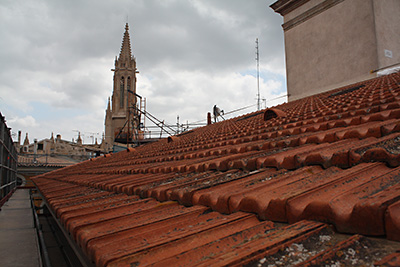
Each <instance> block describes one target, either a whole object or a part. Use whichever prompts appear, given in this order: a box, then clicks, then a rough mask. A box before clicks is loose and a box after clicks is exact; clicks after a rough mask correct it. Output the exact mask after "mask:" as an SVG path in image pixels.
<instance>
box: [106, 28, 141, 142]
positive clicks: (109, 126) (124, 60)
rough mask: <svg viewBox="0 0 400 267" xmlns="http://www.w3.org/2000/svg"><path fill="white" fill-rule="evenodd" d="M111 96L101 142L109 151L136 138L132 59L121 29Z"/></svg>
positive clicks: (127, 35) (137, 117) (127, 38)
mask: <svg viewBox="0 0 400 267" xmlns="http://www.w3.org/2000/svg"><path fill="white" fill-rule="evenodd" d="M112 71H113V72H114V85H113V93H112V97H111V105H110V100H109V101H108V106H107V110H106V118H105V123H104V124H105V142H106V148H107V149H111V148H112V146H113V144H114V142H119V143H128V142H132V141H133V140H135V139H137V138H138V130H139V122H140V119H139V116H138V112H137V110H138V106H137V105H138V103H137V95H136V73H138V71H137V69H136V59H135V58H134V57H133V56H132V52H131V44H130V39H129V26H128V23H126V25H125V33H124V37H123V40H122V46H121V51H120V53H119V56H118V58H117V57H116V58H115V63H114V69H112Z"/></svg>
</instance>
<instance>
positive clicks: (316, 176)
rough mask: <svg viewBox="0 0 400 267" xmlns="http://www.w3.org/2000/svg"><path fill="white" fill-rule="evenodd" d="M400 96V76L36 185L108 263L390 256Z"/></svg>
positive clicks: (89, 252)
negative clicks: (372, 237) (380, 237)
mask: <svg viewBox="0 0 400 267" xmlns="http://www.w3.org/2000/svg"><path fill="white" fill-rule="evenodd" d="M399 93H400V74H399V73H394V74H390V75H388V76H382V77H379V78H376V79H372V80H368V81H364V82H361V83H357V84H353V85H349V86H346V87H342V88H338V89H336V90H333V91H330V92H325V93H322V94H318V95H314V96H311V97H308V98H304V99H300V100H296V101H293V102H290V103H285V104H281V105H279V106H277V107H274V108H273V109H269V110H264V111H257V112H254V113H250V114H245V115H242V116H240V117H237V118H234V119H230V120H226V121H222V122H219V123H215V124H212V125H209V126H206V127H201V128H197V129H194V130H191V131H188V132H185V133H182V134H180V135H178V136H175V137H172V138H170V140H169V141H170V142H168V140H160V141H159V142H154V143H150V144H147V145H144V146H140V147H136V148H134V149H127V150H125V151H122V152H119V153H115V154H112V155H111V154H110V155H107V157H100V158H97V159H95V160H89V161H85V162H82V163H79V164H76V165H74V166H70V167H67V168H64V169H62V170H57V171H53V172H50V173H47V174H44V175H40V176H37V177H36V178H34V182H35V184H36V185H37V187H38V188H39V190H40V192H41V194H42V195H43V197H44V199H45V200H46V203H47V205H48V206H49V208H50V209H51V210H52V212H53V214H54V216H56V217H57V220H58V221H59V222H60V223H61V224H62V225H63V226H64V228H65V229H66V231H67V232H68V233H69V234H70V235H71V236H72V238H73V240H74V242H75V243H76V244H77V246H78V247H80V248H81V249H82V251H83V252H84V253H85V254H86V256H87V257H88V259H89V260H91V261H93V262H95V263H96V264H97V265H99V266H105V265H108V266H127V265H128V266H129V265H135V266H139V265H147V264H154V265H159V266H166V265H168V264H175V263H176V262H178V261H179V264H180V265H195V264H196V265H207V266H208V265H243V264H249V265H259V264H260V265H263V264H272V263H274V262H281V263H282V264H283V265H285V264H286V265H295V264H300V263H301V262H303V264H307V265H321V264H322V265H324V264H327V263H328V262H329V263H332V262H341V263H343V264H345V265H346V264H351V263H356V262H358V264H359V265H363V264H364V263H367V262H368V263H373V262H375V263H381V264H382V265H387V266H389V265H390V264H396V262H398V261H399V256H398V252H395V251H396V250H398V249H400V245H399V243H397V242H394V243H390V241H388V240H387V239H390V240H396V241H400V204H399V203H400V187H399V179H400V167H399V165H400V157H399V155H400V121H399V119H400V95H399ZM267 113H268V114H267ZM275 115H276V116H275ZM265 118H266V119H267V120H265ZM260 220H261V221H260ZM311 220H313V221H314V222H312V221H311ZM272 221H274V222H276V224H274V223H273V222H272ZM315 221H319V222H315ZM281 223H284V224H281ZM329 225H332V226H333V227H334V229H335V231H338V232H340V233H350V234H356V235H355V236H352V237H349V236H341V235H339V234H337V233H336V232H335V231H333V230H332V228H331V227H330V226H329ZM360 234H362V235H367V236H370V235H371V236H384V237H385V238H387V239H383V241H382V240H380V242H375V241H374V240H371V239H369V238H366V237H363V236H360ZM328 239H329V240H332V241H329V242H328V241H326V240H328ZM382 242H383V243H385V242H386V243H387V244H389V243H390V246H389V245H388V246H387V245H385V244H386V243H385V244H384V245H382ZM313 244H314V245H313ZM301 248H307V249H306V250H304V249H301ZM371 250H373V253H372V252H371ZM353 251H360V253H359V254H357V255H353ZM370 252H371V253H372V254H373V255H374V256H368V257H367V256H366V255H367V254H371V253H370ZM363 253H364V254H363ZM387 255H389V256H387ZM385 256H387V257H386V258H385Z"/></svg>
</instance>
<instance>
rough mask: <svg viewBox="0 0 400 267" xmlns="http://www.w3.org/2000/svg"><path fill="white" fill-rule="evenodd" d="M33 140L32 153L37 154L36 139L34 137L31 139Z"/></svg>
mask: <svg viewBox="0 0 400 267" xmlns="http://www.w3.org/2000/svg"><path fill="white" fill-rule="evenodd" d="M33 142H34V143H35V144H34V146H33V153H34V154H37V148H38V144H37V139H36V138H35V139H34V140H33Z"/></svg>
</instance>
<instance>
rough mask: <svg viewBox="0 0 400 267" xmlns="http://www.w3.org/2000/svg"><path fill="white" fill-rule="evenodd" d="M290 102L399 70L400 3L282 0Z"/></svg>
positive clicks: (276, 6)
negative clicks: (385, 72)
mask: <svg viewBox="0 0 400 267" xmlns="http://www.w3.org/2000/svg"><path fill="white" fill-rule="evenodd" d="M271 8H272V9H273V10H274V11H275V12H277V13H279V14H281V15H282V16H283V19H284V24H283V25H282V27H283V30H284V36H285V54H286V72H287V88H288V94H289V98H288V99H289V101H293V100H296V99H300V98H303V97H306V96H309V95H313V94H316V93H320V92H323V91H328V90H330V89H334V88H337V87H340V86H343V85H346V84H349V83H353V82H358V81H362V80H366V79H369V78H373V77H375V76H376V73H377V71H378V70H382V69H385V68H389V67H394V66H400V64H399V63H400V34H399V33H400V15H399V14H400V1H399V0H279V1H276V2H275V3H273V4H272V5H271Z"/></svg>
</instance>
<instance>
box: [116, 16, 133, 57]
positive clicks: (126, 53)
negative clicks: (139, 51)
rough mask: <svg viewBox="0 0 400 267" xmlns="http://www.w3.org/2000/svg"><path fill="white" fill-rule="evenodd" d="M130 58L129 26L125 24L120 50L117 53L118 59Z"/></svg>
mask: <svg viewBox="0 0 400 267" xmlns="http://www.w3.org/2000/svg"><path fill="white" fill-rule="evenodd" d="M131 59H132V53H131V41H130V39H129V26H128V23H126V25H125V33H124V39H123V40H122V46H121V52H120V53H119V57H118V60H123V61H125V60H126V61H130V60H131Z"/></svg>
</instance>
